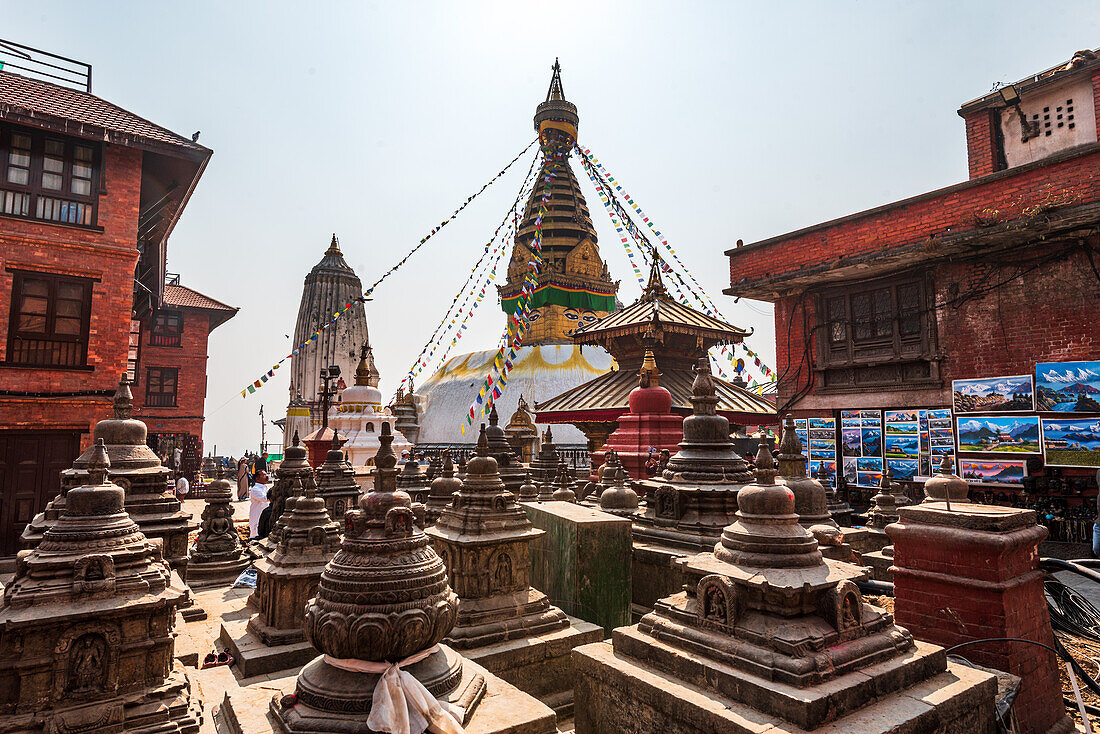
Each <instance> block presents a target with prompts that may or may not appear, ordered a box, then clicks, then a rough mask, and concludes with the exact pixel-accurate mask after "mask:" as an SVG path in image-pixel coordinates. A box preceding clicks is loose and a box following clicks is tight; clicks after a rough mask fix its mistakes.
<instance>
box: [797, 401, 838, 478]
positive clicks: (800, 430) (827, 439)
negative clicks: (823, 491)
mask: <svg viewBox="0 0 1100 734" xmlns="http://www.w3.org/2000/svg"><path fill="white" fill-rule="evenodd" d="M794 431H795V433H797V434H798V438H799V440H800V441H802V446H803V451H804V452H805V453H806V457H807V458H808V459H809V463H808V464H807V465H806V471H807V473H808V474H809V475H810V476H811V477H812V478H814V479H817V480H818V481H820V482H822V483H826V482H827V483H829V484H830V485H832V486H833V487H834V488H835V487H836V419H834V418H796V419H795V421H794Z"/></svg>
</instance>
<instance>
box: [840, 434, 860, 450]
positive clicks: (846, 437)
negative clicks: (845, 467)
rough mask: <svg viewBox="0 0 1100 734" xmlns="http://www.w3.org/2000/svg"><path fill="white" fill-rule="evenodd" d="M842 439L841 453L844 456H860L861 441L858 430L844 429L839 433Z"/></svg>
mask: <svg viewBox="0 0 1100 734" xmlns="http://www.w3.org/2000/svg"><path fill="white" fill-rule="evenodd" d="M840 435H841V437H842V438H843V447H844V448H843V452H844V455H845V456H860V454H861V452H860V445H861V444H862V440H861V437H860V434H859V429H858V428H845V429H843V430H841V432H840Z"/></svg>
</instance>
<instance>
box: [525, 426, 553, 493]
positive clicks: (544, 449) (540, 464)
mask: <svg viewBox="0 0 1100 734" xmlns="http://www.w3.org/2000/svg"><path fill="white" fill-rule="evenodd" d="M559 459H560V457H559V456H558V449H557V447H556V446H554V432H553V430H552V429H551V428H550V426H547V427H546V430H545V431H543V434H542V445H541V446H540V447H539V452H538V455H537V456H535V458H534V459H532V460H531V466H530V469H529V471H530V474H531V481H532V482H534V484H535V486H537V487H538V488H539V496H538V499H539V500H549V499H550V495H551V494H553V492H554V481H555V480H556V479H557V476H558V461H559Z"/></svg>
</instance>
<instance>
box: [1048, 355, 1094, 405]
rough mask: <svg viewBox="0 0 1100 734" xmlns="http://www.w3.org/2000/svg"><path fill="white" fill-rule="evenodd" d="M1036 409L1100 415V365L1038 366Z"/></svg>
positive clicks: (1086, 363)
mask: <svg viewBox="0 0 1100 734" xmlns="http://www.w3.org/2000/svg"><path fill="white" fill-rule="evenodd" d="M1035 409H1036V410H1039V411H1044V412H1045V411H1051V412H1056V413H1100V362H1040V363H1038V364H1037V365H1035Z"/></svg>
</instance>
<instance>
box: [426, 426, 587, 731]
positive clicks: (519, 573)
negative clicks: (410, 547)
mask: <svg viewBox="0 0 1100 734" xmlns="http://www.w3.org/2000/svg"><path fill="white" fill-rule="evenodd" d="M486 434H487V430H486V428H485V424H482V426H481V435H480V436H479V437H478V442H477V456H475V457H474V458H473V459H471V460H470V461H469V462H468V463H467V464H466V478H465V480H463V482H462V486H461V488H460V489H459V490H458V491H457V492H456V493H455V494H454V496H453V498H452V500H451V504H450V505H449V506H448V507H447V508H446V509H444V510H443V513H442V514H441V515H440V516H439V519H438V520H436V523H435V526H434V527H431V528H428V530H427V531H426V532H427V535H428V537H430V538H431V540H432V545H433V546H434V547H435V549H436V552H437V553H439V555H440V557H441V558H443V561H444V563H445V564H446V566H447V573H448V577H449V579H450V583H451V586H452V588H453V589H454V590H455V592H456V593H457V594H458V597H459V599H460V604H459V607H458V620H457V623H456V624H455V626H454V628H453V629H452V630H451V631H450V632H449V633H448V635H447V642H448V643H449V644H450V645H451V646H453V647H454V648H456V649H458V650H462V651H463V653H464V654H465V655H466V656H467V657H469V658H470V659H472V660H477V661H478V662H480V663H481V664H482V665H484V666H485V667H486V668H487V669H489V670H490V671H492V672H493V673H496V674H497V675H499V676H500V677H502V678H504V679H505V680H507V681H508V682H509V683H512V684H514V685H516V686H519V687H521V688H522V689H523V690H525V691H527V692H529V693H532V694H533V695H535V696H537V697H538V698H540V699H541V700H542V701H543V702H545V703H547V704H548V705H550V706H551V707H553V708H554V709H555V710H558V711H563V710H565V711H567V710H568V708H569V706H570V705H571V704H572V687H573V677H574V676H573V667H572V665H571V663H570V657H569V656H570V651H571V650H572V649H573V648H574V647H576V646H577V645H582V644H585V643H587V642H594V641H597V640H600V639H602V637H603V631H602V629H601V628H600V627H598V626H596V625H594V624H589V623H587V622H582V621H580V620H577V619H573V618H571V617H569V616H567V615H566V614H565V612H563V611H561V610H560V609H558V608H557V607H555V606H552V605H551V604H550V600H549V599H547V597H546V595H545V594H543V593H542V592H541V591H538V590H536V589H533V588H531V541H532V540H533V539H534V538H538V537H539V536H541V535H544V534H545V532H546V531H545V530H537V529H536V528H534V527H533V526H532V525H531V521H530V520H528V519H527V514H526V513H525V512H524V511H523V508H521V507H520V506H519V505H518V504H517V503H516V496H515V495H514V494H513V493H512V492H510V491H508V490H507V489H506V488H505V486H504V482H503V481H501V477H500V474H499V473H498V471H497V461H496V459H494V458H493V457H491V456H489V442H488V438H487V436H486ZM534 660H537V661H538V662H537V663H535V664H533V663H532V661H534Z"/></svg>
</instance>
